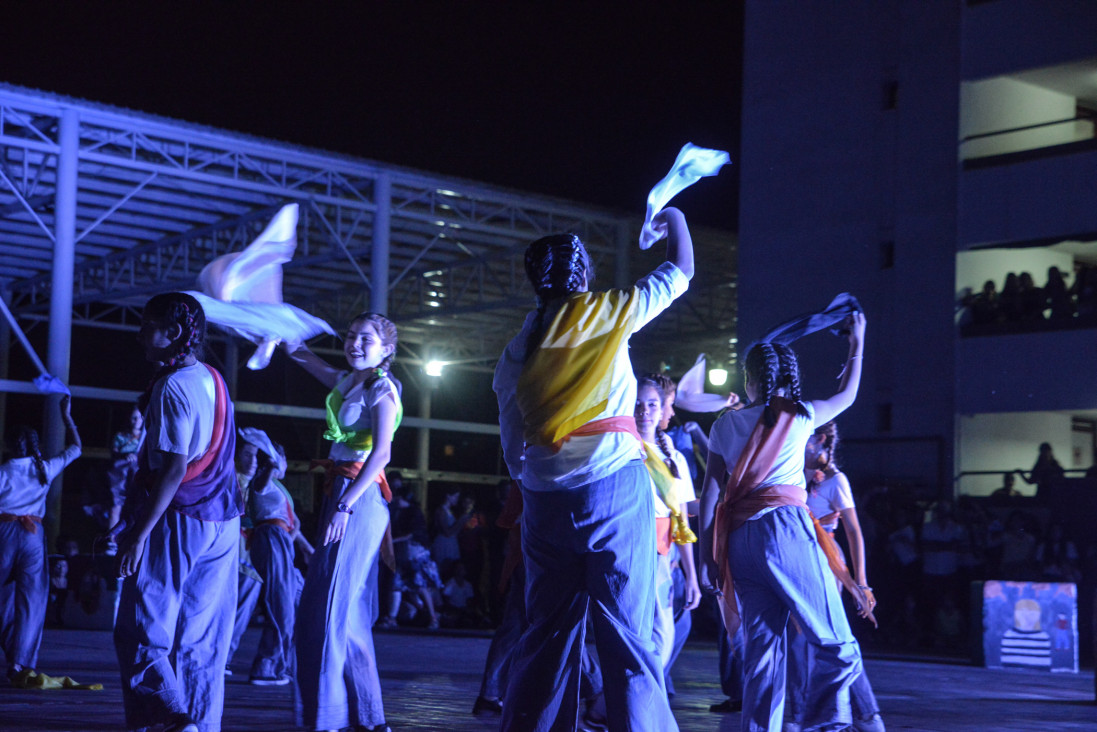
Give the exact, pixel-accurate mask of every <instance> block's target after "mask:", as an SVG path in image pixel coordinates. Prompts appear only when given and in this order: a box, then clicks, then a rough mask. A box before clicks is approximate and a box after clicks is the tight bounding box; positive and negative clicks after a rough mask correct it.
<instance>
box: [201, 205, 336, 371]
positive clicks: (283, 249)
mask: <svg viewBox="0 0 1097 732" xmlns="http://www.w3.org/2000/svg"><path fill="white" fill-rule="evenodd" d="M297 215H298V209H297V204H296V203H291V204H289V205H288V206H283V207H282V209H281V210H280V211H279V212H278V213H277V214H276V215H275V216H274V218H273V219H271V222H270V224H268V225H267V228H266V229H264V230H263V233H262V234H260V235H259V237H258V238H257V239H256V240H255V241H253V242H252V243H251V244H249V245H248V246H247V248H245V249H244V250H243V251H240V252H233V253H231V254H225V255H223V256H220V257H218V258H217V259H215V260H213V261H212V262H210V263H209V264H207V265H206V266H205V267H204V268H203V269H202V272H201V274H199V275H198V287H200V288H201V290H202V291H201V292H191V293H190V294H191V295H194V296H195V298H197V299H198V301H199V302H200V303H201V304H202V309H203V310H205V311H206V320H208V321H209V322H211V323H214V324H215V325H219V326H221V327H222V328H225V329H227V330H230V331H232V332H234V333H236V334H237V335H239V336H241V337H243V338H247V339H248V340H249V341H251V342H252V343H255V344H257V345H258V346H259V348H257V349H256V351H255V353H254V354H253V355H252V357H251V358H249V359H248V368H249V369H252V370H253V371H254V370H258V369H262V368H266V366H267V364H269V363H270V357H271V355H272V354H273V353H274V349H275V347H276V346H277V345H278V343H279V342H281V341H283V340H285V341H307V340H308V339H309V338H312V337H313V336H317V335H319V334H321V333H329V334H331V335H335V331H334V330H332V328H331V326H330V325H328V324H327V322H325V321H324V320H321V319H320V318H316V317H313V316H312V315H309V314H308V313H306V312H305V311H304V310H301V309H300V308H296V307H294V306H293V305H289V304H287V303H284V302H282V265H283V264H285V263H286V262H288V261H290V260H291V259H292V258H293V252H294V250H295V249H296V248H297Z"/></svg>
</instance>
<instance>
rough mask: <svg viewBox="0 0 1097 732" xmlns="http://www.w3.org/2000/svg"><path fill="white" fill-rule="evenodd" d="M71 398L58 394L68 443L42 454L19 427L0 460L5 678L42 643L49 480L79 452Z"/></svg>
mask: <svg viewBox="0 0 1097 732" xmlns="http://www.w3.org/2000/svg"><path fill="white" fill-rule="evenodd" d="M70 407H71V400H70V398H69V397H68V396H67V395H66V396H63V397H61V402H60V409H61V419H62V420H63V421H64V423H65V427H66V428H67V429H68V431H69V434H70V435H71V436H72V443H71V444H70V445H69V446H68V447H66V448H65V451H64V452H63V453H61V454H60V455H58V456H57V457H55V458H50V459H49V460H46V459H44V458H43V457H42V453H41V452H40V451H39V449H38V433H37V432H36V431H34V430H33V429H31V428H30V427H21V428H19V429H18V430H17V431H16V433H15V434H14V435H13V436H12V439H11V440H10V444H11V449H12V458H11V460H8V461H7V462H6V463H4V464H3V465H0V578H3V580H2V581H3V583H4V584H7V583H8V581H9V580H10V581H11V586H10V587H9V588H4V589H3V591H2V592H0V598H2V601H3V605H2V606H0V645H2V646H3V649H4V656H5V657H6V658H7V662H8V680H9V681H12V682H13V683H15V684H16V685H18V681H17V680H16V676H17V675H19V674H20V673H22V672H29V671H33V670H34V667H35V664H37V662H38V647H39V646H40V645H41V644H42V626H43V625H45V622H46V605H47V604H48V603H49V571H48V570H47V567H46V532H45V531H44V530H42V529H41V524H42V519H43V518H44V517H45V515H46V494H47V493H49V490H50V483H52V482H53V479H54V478H56V477H57V476H58V475H60V473H61V471H62V470H64V469H65V468H66V467H67V466H68V465H69V463H71V462H72V461H73V460H75V459H76V458H78V457H80V447H81V443H80V435H79V434H78V433H77V431H76V424H75V423H74V422H73V421H72V414H70V412H69V409H70Z"/></svg>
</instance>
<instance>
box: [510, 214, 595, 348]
mask: <svg viewBox="0 0 1097 732" xmlns="http://www.w3.org/2000/svg"><path fill="white" fill-rule="evenodd" d="M526 277H527V278H529V282H530V284H531V285H532V286H533V291H534V292H535V293H536V294H537V318H536V320H535V321H534V325H533V330H532V331H530V334H529V339H528V340H527V341H526V360H529V357H530V356H532V355H533V352H534V351H535V350H537V346H539V345H540V344H541V337H542V336H543V335H544V331H545V311H546V308H547V307H548V303H549V301H551V300H555V299H557V298H560V297H564V296H565V295H570V294H571V293H573V292H577V291H578V290H579V288H580V287H581V286H582V285H583V282H584V280H585V281H586V282H588V283H589V282H591V281H592V280H593V279H594V266H593V265H592V264H591V261H590V255H589V254H588V253H587V249H586V247H584V246H583V242H582V241H581V240H580V239H579V237H578V236H576V235H575V234H552V235H550V236H543V237H541V238H540V239H538V240H537V241H535V242H533V243H532V244H530V245H529V246H528V247H527V248H526Z"/></svg>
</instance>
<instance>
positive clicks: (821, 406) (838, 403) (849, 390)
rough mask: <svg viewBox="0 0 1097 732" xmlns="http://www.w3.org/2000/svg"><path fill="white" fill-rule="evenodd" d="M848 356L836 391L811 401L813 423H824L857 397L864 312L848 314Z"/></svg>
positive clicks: (863, 332) (842, 410)
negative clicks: (831, 394)
mask: <svg viewBox="0 0 1097 732" xmlns="http://www.w3.org/2000/svg"><path fill="white" fill-rule="evenodd" d="M848 323H849V356H847V357H846V366H845V369H844V370H843V371H842V380H841V382H840V383H839V384H838V391H837V392H836V393H835V394H834V396H832V397H831V398H829V399H821V400H814V401H812V406H813V407H814V408H815V425H816V426H819V425H822V424H826V423H827V422H829V421H831V420H832V419H834V418H835V417H837V416H838V415H839V414H841V413H842V412H844V411H846V410H847V409H849V408H850V406H851V405H852V404H853V402H854V401H855V400H856V399H857V390H858V389H859V388H860V387H861V365H862V362H863V361H864V359H863V355H864V345H865V314H864V313H853V314H852V315H850V316H849V321H848Z"/></svg>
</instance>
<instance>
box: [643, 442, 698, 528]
mask: <svg viewBox="0 0 1097 732" xmlns="http://www.w3.org/2000/svg"><path fill="white" fill-rule="evenodd" d="M670 458H671V460H673V461H674V464H675V466H676V467H677V468H678V475H680V476H682V477H680V478H678V480H677V481H675V482H676V484H677V485H675V488H676V489H677V492H678V500H679V501H680V502H681V503H689V502H690V501H696V500H697V493H696V492H695V491H694V490H693V481H692V480H691V479H690V477H689V463H687V462H686V459H685V457H683V456H682V453H680V452H678V451H677V450H675V449H674V448H673V447H672V448H670ZM651 495H652V498H654V499H655V518H657V519H661V518H666V517H668V516H670V507H669V506H668V505H667V504H665V503H663V499H662V498H660V497H659V492H658V491H657V490H656V489H655V481H654V480H653V481H652V482H651Z"/></svg>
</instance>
